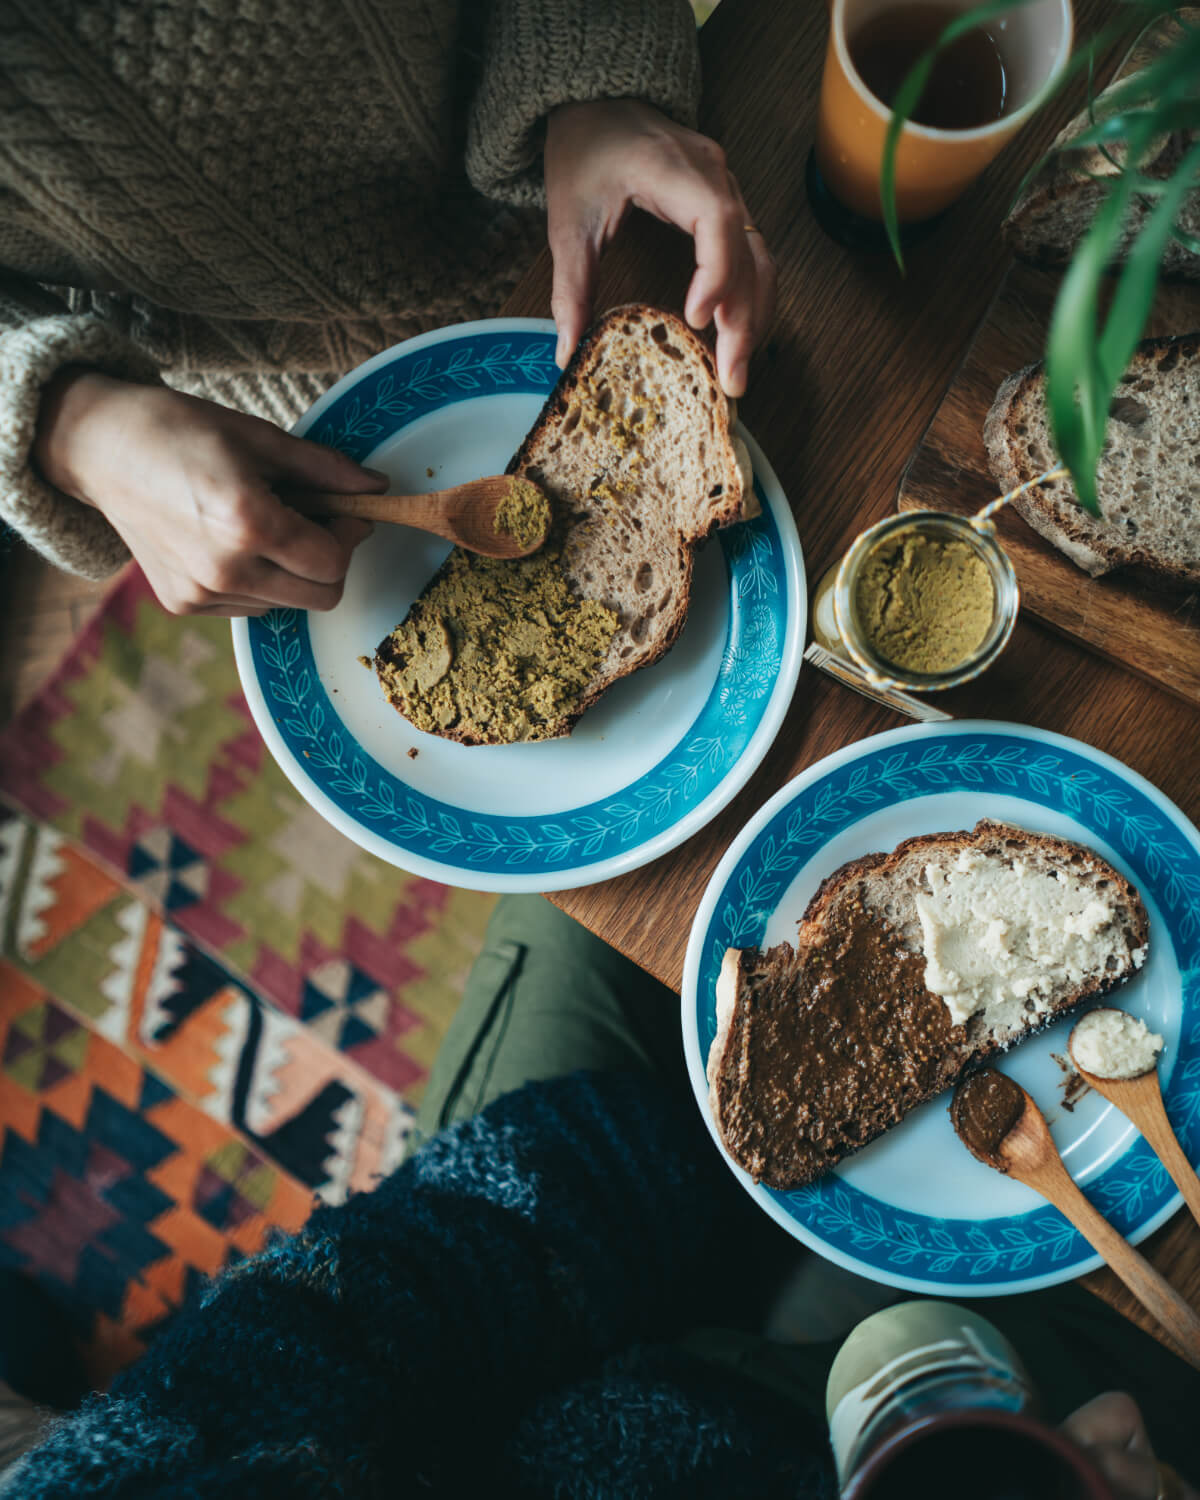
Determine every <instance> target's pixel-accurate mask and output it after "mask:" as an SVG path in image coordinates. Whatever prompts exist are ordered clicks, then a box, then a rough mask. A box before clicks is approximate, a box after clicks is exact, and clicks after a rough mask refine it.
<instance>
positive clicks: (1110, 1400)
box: [1062, 1391, 1200, 1500]
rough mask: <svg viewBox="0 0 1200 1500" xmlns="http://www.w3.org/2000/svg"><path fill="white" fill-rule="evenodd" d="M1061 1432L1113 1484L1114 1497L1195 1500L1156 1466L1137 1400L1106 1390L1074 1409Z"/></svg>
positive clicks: (1178, 1481)
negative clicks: (1079, 1448)
mask: <svg viewBox="0 0 1200 1500" xmlns="http://www.w3.org/2000/svg"><path fill="white" fill-rule="evenodd" d="M1062 1430H1063V1432H1064V1433H1065V1434H1066V1436H1067V1437H1069V1438H1070V1439H1071V1440H1072V1441H1073V1442H1075V1443H1078V1445H1079V1446H1080V1447H1081V1448H1082V1449H1083V1450H1084V1452H1085V1453H1086V1454H1087V1455H1088V1457H1089V1458H1090V1459H1091V1460H1092V1462H1093V1463H1094V1464H1095V1465H1096V1467H1097V1468H1098V1469H1099V1470H1100V1472H1101V1473H1102V1474H1103V1475H1104V1477H1105V1478H1106V1479H1107V1480H1108V1482H1109V1484H1110V1485H1111V1486H1112V1491H1113V1494H1114V1496H1116V1500H1159V1497H1160V1496H1161V1497H1162V1500H1200V1497H1197V1494H1196V1491H1195V1490H1194V1489H1193V1488H1192V1486H1191V1485H1190V1484H1186V1483H1184V1482H1183V1480H1182V1479H1180V1478H1179V1476H1178V1475H1176V1474H1175V1472H1174V1470H1166V1469H1165V1468H1163V1467H1160V1466H1159V1465H1158V1464H1157V1463H1156V1462H1155V1459H1154V1450H1153V1449H1152V1448H1151V1446H1150V1438H1149V1436H1148V1435H1147V1433H1146V1424H1145V1423H1144V1422H1143V1421H1142V1414H1141V1412H1140V1411H1139V1410H1138V1405H1137V1402H1136V1401H1135V1400H1134V1399H1133V1397H1132V1396H1127V1395H1126V1394H1125V1393H1124V1391H1109V1392H1107V1393H1106V1394H1105V1395H1103V1396H1097V1397H1096V1398H1095V1400H1093V1401H1089V1402H1088V1403H1087V1405H1086V1406H1081V1407H1080V1408H1079V1410H1078V1411H1074V1412H1072V1413H1071V1415H1070V1416H1069V1417H1068V1418H1067V1420H1066V1421H1065V1422H1064V1423H1063V1424H1062Z"/></svg>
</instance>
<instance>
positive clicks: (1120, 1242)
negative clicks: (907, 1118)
mask: <svg viewBox="0 0 1200 1500" xmlns="http://www.w3.org/2000/svg"><path fill="white" fill-rule="evenodd" d="M950 1119H951V1121H952V1123H953V1125H954V1129H955V1130H956V1131H957V1133H958V1138H959V1140H961V1141H962V1143H963V1145H964V1146H966V1148H967V1150H968V1151H970V1153H971V1154H972V1156H975V1157H978V1159H979V1160H980V1161H981V1162H985V1163H986V1164H987V1165H988V1166H989V1167H995V1169H996V1170H997V1171H998V1172H1004V1173H1005V1174H1006V1175H1007V1176H1009V1177H1014V1178H1016V1180H1017V1181H1018V1182H1023V1183H1024V1184H1025V1185H1026V1187H1031V1188H1033V1189H1034V1191H1035V1192H1038V1193H1041V1195H1042V1196H1043V1197H1044V1198H1046V1199H1048V1200H1049V1201H1050V1202H1051V1203H1052V1204H1053V1205H1054V1207H1055V1208H1057V1209H1058V1211H1059V1212H1060V1213H1061V1214H1063V1215H1064V1216H1065V1217H1066V1218H1067V1219H1069V1220H1070V1221H1071V1223H1072V1224H1074V1226H1075V1228H1076V1229H1078V1231H1079V1233H1080V1234H1081V1235H1083V1237H1084V1239H1085V1240H1087V1242H1088V1244H1090V1245H1091V1246H1092V1248H1093V1249H1094V1250H1096V1251H1098V1252H1099V1253H1100V1254H1101V1255H1102V1256H1103V1257H1104V1259H1105V1260H1106V1261H1107V1262H1108V1264H1109V1265H1110V1266H1111V1267H1112V1269H1113V1270H1114V1271H1115V1272H1116V1273H1117V1275H1118V1276H1119V1277H1120V1278H1121V1280H1122V1281H1123V1282H1124V1283H1125V1285H1126V1286H1127V1287H1128V1288H1129V1290H1130V1291H1131V1292H1132V1293H1133V1295H1134V1296H1135V1297H1136V1298H1137V1299H1138V1301H1139V1302H1141V1304H1142V1306H1143V1307H1144V1308H1145V1309H1146V1310H1147V1311H1148V1312H1149V1313H1151V1314H1152V1315H1153V1316H1154V1317H1155V1318H1157V1319H1158V1321H1159V1322H1160V1323H1161V1324H1162V1326H1163V1328H1164V1329H1165V1330H1166V1331H1167V1333H1168V1334H1169V1335H1170V1337H1171V1340H1172V1342H1173V1343H1174V1344H1175V1345H1176V1346H1177V1347H1178V1349H1179V1351H1180V1353H1181V1354H1182V1355H1183V1357H1184V1358H1185V1359H1186V1360H1187V1361H1188V1363H1189V1364H1192V1365H1195V1366H1196V1368H1197V1369H1200V1316H1197V1314H1196V1313H1195V1312H1194V1311H1193V1310H1192V1308H1191V1307H1189V1306H1188V1304H1187V1303H1186V1302H1185V1301H1184V1300H1183V1298H1182V1297H1181V1296H1180V1295H1179V1293H1178V1292H1177V1291H1176V1290H1175V1288H1174V1287H1173V1286H1171V1284H1170V1283H1169V1282H1168V1281H1166V1280H1165V1279H1164V1278H1163V1277H1162V1276H1160V1275H1159V1273H1158V1272H1157V1271H1156V1270H1155V1269H1154V1267H1153V1266H1152V1265H1151V1264H1150V1263H1149V1261H1147V1260H1146V1259H1144V1257H1142V1256H1141V1255H1139V1254H1138V1252H1137V1251H1136V1250H1135V1249H1134V1248H1133V1246H1132V1245H1130V1244H1128V1243H1127V1242H1126V1241H1125V1240H1124V1239H1122V1237H1121V1236H1120V1235H1119V1234H1118V1233H1117V1231H1116V1230H1115V1229H1114V1228H1113V1227H1112V1225H1111V1224H1110V1223H1109V1222H1108V1220H1107V1219H1105V1218H1104V1217H1103V1215H1101V1214H1100V1213H1098V1212H1097V1211H1096V1209H1094V1208H1093V1207H1092V1205H1091V1204H1090V1203H1089V1202H1088V1200H1087V1199H1086V1198H1085V1197H1084V1195H1083V1194H1082V1193H1081V1192H1080V1190H1079V1188H1077V1187H1076V1185H1075V1183H1074V1182H1073V1181H1072V1179H1071V1176H1070V1173H1068V1171H1067V1169H1066V1167H1065V1166H1064V1165H1063V1161H1062V1157H1061V1156H1059V1154H1058V1148H1057V1147H1056V1146H1055V1144H1054V1141H1053V1140H1052V1138H1051V1135H1050V1127H1049V1126H1048V1125H1047V1124H1046V1119H1045V1116H1044V1115H1043V1114H1042V1112H1041V1110H1040V1109H1039V1108H1038V1107H1037V1105H1036V1104H1035V1103H1034V1102H1033V1100H1032V1099H1031V1098H1030V1097H1029V1095H1028V1094H1027V1093H1026V1092H1025V1090H1024V1089H1023V1088H1022V1087H1021V1085H1020V1084H1019V1083H1014V1082H1013V1080H1012V1079H1011V1078H1009V1077H1007V1076H1006V1075H1005V1074H1004V1073H999V1072H997V1071H996V1069H995V1068H985V1069H984V1070H983V1071H982V1072H979V1073H973V1074H972V1075H971V1077H970V1078H968V1079H966V1080H965V1081H964V1082H963V1083H960V1084H959V1086H958V1087H957V1088H956V1089H955V1091H954V1101H953V1103H952V1104H951V1106H950Z"/></svg>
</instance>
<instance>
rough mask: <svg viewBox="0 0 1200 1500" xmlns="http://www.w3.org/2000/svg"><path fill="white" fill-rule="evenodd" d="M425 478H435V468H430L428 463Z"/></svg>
mask: <svg viewBox="0 0 1200 1500" xmlns="http://www.w3.org/2000/svg"><path fill="white" fill-rule="evenodd" d="M425 478H426V479H432V478H433V470H432V469H431V468H429V466H428V465H426V468H425Z"/></svg>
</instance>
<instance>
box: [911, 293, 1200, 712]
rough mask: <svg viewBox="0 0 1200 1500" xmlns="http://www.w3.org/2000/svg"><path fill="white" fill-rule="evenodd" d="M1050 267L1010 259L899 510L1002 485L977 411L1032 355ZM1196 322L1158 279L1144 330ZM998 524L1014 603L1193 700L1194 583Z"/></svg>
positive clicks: (1199, 604) (964, 507) (943, 506)
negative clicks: (1128, 569) (1140, 575)
mask: <svg viewBox="0 0 1200 1500" xmlns="http://www.w3.org/2000/svg"><path fill="white" fill-rule="evenodd" d="M1057 289H1058V276H1057V274H1055V273H1053V272H1047V271H1036V270H1033V269H1031V268H1030V267H1028V266H1024V265H1020V264H1015V265H1014V266H1013V267H1012V268H1011V270H1010V271H1009V273H1008V275H1007V277H1006V278H1005V280H1004V281H1003V282H1002V283H1001V286H1000V290H999V291H998V292H997V294H996V297H995V300H994V301H993V303H992V305H991V307H990V308H989V310H988V313H987V315H986V317H985V318H984V320H983V322H982V324H981V325H980V327H979V331H978V332H977V333H976V335H975V339H974V342H973V343H972V345H971V347H970V349H969V350H968V352H967V357H966V359H965V360H964V361H963V364H962V366H961V367H960V369H959V371H958V374H957V375H956V376H955V378H954V380H953V382H952V383H951V386H950V389H949V391H948V392H947V393H946V397H945V399H944V400H943V402H942V404H941V406H940V407H939V408H938V410H937V412H936V414H935V416H934V418H933V421H932V422H931V423H930V424H929V427H928V428H927V429H926V432H925V436H924V437H923V438H922V440H921V443H920V446H919V447H918V448H917V451H916V452H915V453H914V454H913V456H912V459H911V460H910V461H909V465H908V468H907V469H906V470H905V472H904V477H903V478H902V479H901V481H900V493H899V497H898V501H897V504H898V506H899V508H900V509H901V510H915V509H924V508H929V509H931V510H951V511H956V512H959V513H960V514H967V515H971V514H973V513H974V512H975V511H977V510H980V509H981V508H982V507H983V506H984V505H986V504H987V503H988V501H989V500H994V499H995V498H996V495H997V493H998V490H997V487H996V484H995V481H994V480H993V479H992V477H991V474H990V472H989V470H988V466H987V457H986V454H985V453H984V448H983V421H984V418H985V417H986V416H987V413H988V409H989V408H990V406H991V404H992V400H993V398H994V396H995V394H996V390H997V388H998V387H999V385H1000V382H1001V381H1002V380H1003V379H1004V378H1005V376H1007V375H1010V374H1012V372H1013V371H1014V370H1019V369H1020V368H1021V366H1022V365H1027V364H1030V363H1031V362H1032V361H1034V360H1036V359H1040V358H1041V355H1042V350H1043V347H1044V343H1045V336H1046V329H1047V327H1048V326H1049V321H1050V312H1051V309H1052V307H1053V304H1054V297H1055V294H1056V292H1057ZM1198 330H1200V287H1197V286H1192V285H1183V284H1175V285H1172V286H1166V287H1162V288H1160V291H1159V296H1158V299H1157V301H1156V303H1155V308H1154V314H1153V317H1152V320H1151V323H1150V326H1149V328H1148V329H1147V337H1150V336H1152V335H1159V334H1167V333H1194V332H1196V331H1198ZM998 523H999V524H998V527H997V530H998V534H999V537H1000V540H1001V541H1002V542H1003V544H1004V547H1005V548H1006V550H1007V552H1008V554H1009V556H1010V557H1011V558H1012V560H1013V565H1014V566H1015V568H1016V570H1017V578H1018V581H1019V582H1020V585H1021V607H1022V609H1024V610H1026V611H1027V612H1028V613H1030V614H1032V615H1036V616H1037V618H1038V619H1040V620H1042V621H1043V622H1044V623H1045V624H1047V625H1050V626H1052V627H1053V628H1054V629H1055V630H1058V631H1060V632H1061V633H1062V634H1063V635H1066V636H1069V637H1070V638H1071V639H1073V640H1076V641H1080V642H1082V643H1083V644H1084V645H1086V646H1088V647H1090V648H1091V649H1092V650H1093V651H1096V652H1098V653H1099V654H1100V655H1101V656H1106V657H1108V658H1110V659H1111V660H1112V661H1115V662H1118V663H1120V664H1121V665H1122V666H1125V667H1128V668H1129V669H1130V670H1131V671H1134V672H1139V673H1141V674H1142V675H1143V676H1144V677H1149V678H1151V679H1152V680H1153V681H1155V682H1158V683H1160V684H1161V685H1162V686H1163V687H1165V688H1168V689H1169V690H1170V691H1171V692H1173V693H1177V694H1178V695H1179V696H1180V697H1181V698H1186V699H1188V700H1189V701H1191V702H1192V703H1197V704H1200V589H1190V590H1189V589H1182V588H1178V587H1170V586H1168V585H1166V584H1163V583H1154V582H1149V583H1146V582H1140V581H1135V580H1133V579H1131V578H1127V577H1122V575H1121V574H1119V573H1118V574H1115V575H1112V576H1110V577H1106V578H1089V577H1088V575H1087V574H1086V573H1084V572H1083V571H1082V570H1081V569H1079V568H1077V567H1076V566H1075V565H1074V563H1071V562H1068V561H1067V559H1066V558H1065V557H1064V556H1063V555H1062V553H1060V552H1058V551H1057V550H1056V549H1055V548H1054V547H1052V546H1051V545H1050V543H1049V542H1047V541H1045V540H1044V539H1043V538H1042V537H1040V536H1039V535H1038V534H1037V532H1035V531H1033V530H1032V529H1031V528H1030V527H1028V526H1027V525H1026V524H1025V522H1024V521H1022V520H1021V518H1020V517H1019V516H1017V515H1016V514H1015V513H1013V512H1012V511H1011V508H1007V509H1006V510H1005V511H1004V512H1003V513H1002V514H1001V515H1000V517H999V518H998Z"/></svg>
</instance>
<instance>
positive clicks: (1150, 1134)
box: [1067, 1005, 1200, 1224]
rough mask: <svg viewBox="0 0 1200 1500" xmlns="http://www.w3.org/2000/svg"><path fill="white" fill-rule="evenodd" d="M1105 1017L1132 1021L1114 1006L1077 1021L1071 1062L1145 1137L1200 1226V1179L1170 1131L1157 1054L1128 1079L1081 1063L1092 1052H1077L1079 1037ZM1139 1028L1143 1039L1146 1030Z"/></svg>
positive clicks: (1081, 1049)
mask: <svg viewBox="0 0 1200 1500" xmlns="http://www.w3.org/2000/svg"><path fill="white" fill-rule="evenodd" d="M1106 1017H1123V1018H1125V1021H1126V1022H1131V1021H1132V1020H1133V1018H1132V1017H1131V1016H1128V1015H1127V1013H1126V1012H1125V1011H1121V1010H1117V1009H1116V1008H1115V1007H1113V1006H1107V1005H1106V1006H1101V1007H1100V1008H1099V1009H1098V1010H1094V1011H1090V1012H1089V1013H1088V1014H1087V1015H1086V1016H1084V1017H1083V1019H1082V1020H1081V1021H1077V1022H1076V1024H1075V1026H1074V1027H1073V1028H1072V1030H1071V1039H1070V1041H1069V1042H1068V1044H1067V1048H1068V1051H1069V1052H1070V1054H1071V1061H1072V1062H1073V1063H1074V1064H1075V1067H1076V1070H1077V1071H1078V1073H1079V1076H1080V1077H1081V1078H1082V1079H1083V1081H1084V1083H1086V1084H1087V1085H1088V1086H1089V1087H1090V1088H1093V1089H1095V1090H1096V1092H1097V1093H1098V1094H1099V1095H1100V1096H1101V1097H1102V1098H1104V1099H1107V1100H1108V1102H1109V1103H1110V1104H1115V1105H1116V1106H1117V1108H1118V1109H1119V1110H1120V1111H1121V1113H1122V1114H1123V1115H1124V1116H1125V1117H1126V1119H1127V1120H1129V1121H1130V1122H1131V1124H1133V1125H1136V1126H1137V1128H1138V1129H1139V1130H1140V1131H1141V1132H1142V1134H1143V1135H1144V1136H1145V1137H1146V1139H1147V1141H1149V1143H1150V1146H1151V1148H1152V1150H1153V1151H1154V1154H1155V1155H1156V1156H1157V1157H1158V1159H1159V1161H1161V1162H1162V1164H1163V1166H1164V1167H1166V1169H1167V1171H1168V1172H1169V1173H1170V1174H1171V1180H1172V1181H1173V1182H1174V1184H1175V1186H1176V1187H1177V1188H1178V1189H1179V1191H1180V1192H1181V1193H1182V1194H1183V1200H1184V1202H1185V1203H1186V1204H1187V1206H1188V1208H1189V1209H1191V1212H1192V1217H1193V1218H1194V1219H1195V1220H1196V1222H1197V1224H1200V1177H1197V1176H1196V1171H1195V1168H1194V1167H1193V1166H1192V1164H1191V1162H1190V1161H1188V1159H1187V1157H1186V1156H1185V1155H1184V1153H1183V1147H1182V1146H1181V1145H1180V1144H1179V1141H1178V1139H1177V1138H1176V1135H1175V1132H1174V1131H1173V1130H1172V1129H1171V1122H1170V1121H1169V1120H1168V1119H1167V1111H1166V1109H1165V1108H1164V1106H1163V1098H1162V1088H1161V1086H1160V1084H1159V1081H1158V1057H1157V1055H1156V1056H1155V1057H1154V1060H1153V1061H1152V1062H1151V1063H1150V1065H1149V1067H1148V1068H1146V1069H1145V1071H1143V1072H1141V1073H1137V1074H1134V1076H1133V1077H1129V1078H1105V1077H1104V1076H1103V1075H1101V1074H1100V1073H1093V1072H1089V1070H1088V1069H1087V1068H1086V1067H1085V1066H1084V1065H1083V1063H1082V1062H1081V1061H1080V1055H1079V1053H1081V1054H1082V1055H1083V1057H1084V1058H1085V1059H1087V1058H1088V1057H1089V1053H1088V1052H1087V1051H1086V1050H1085V1048H1084V1047H1083V1046H1082V1045H1081V1046H1080V1049H1079V1053H1077V1052H1076V1048H1075V1040H1076V1036H1077V1034H1078V1035H1079V1036H1080V1037H1081V1038H1082V1036H1083V1034H1084V1029H1085V1028H1090V1027H1092V1026H1094V1025H1095V1022H1096V1020H1100V1019H1102V1018H1106ZM1094 1018H1095V1019H1094ZM1140 1029H1141V1032H1142V1034H1143V1036H1144V1035H1145V1027H1144V1026H1143V1027H1141V1028H1140ZM1151 1040H1158V1041H1159V1043H1160V1045H1161V1039H1160V1038H1159V1039H1155V1038H1152V1039H1151Z"/></svg>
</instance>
